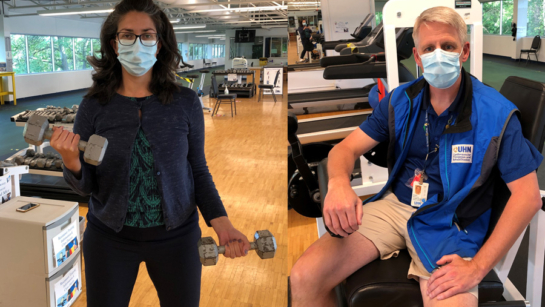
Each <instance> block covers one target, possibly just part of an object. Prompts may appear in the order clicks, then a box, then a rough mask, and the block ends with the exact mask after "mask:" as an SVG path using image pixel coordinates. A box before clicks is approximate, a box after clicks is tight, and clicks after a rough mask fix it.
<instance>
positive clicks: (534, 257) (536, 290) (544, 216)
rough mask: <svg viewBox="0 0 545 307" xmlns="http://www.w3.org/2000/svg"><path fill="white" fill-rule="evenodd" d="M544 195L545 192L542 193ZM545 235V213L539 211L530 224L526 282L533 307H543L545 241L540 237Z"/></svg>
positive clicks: (528, 297)
mask: <svg viewBox="0 0 545 307" xmlns="http://www.w3.org/2000/svg"><path fill="white" fill-rule="evenodd" d="M541 195H543V191H542V192H541ZM544 233H545V212H543V210H539V211H538V212H537V214H536V215H535V216H534V217H533V218H532V221H531V222H530V244H529V246H530V248H529V249H530V250H529V251H528V275H527V281H526V285H527V286H526V299H527V300H529V301H530V303H532V307H541V294H542V293H541V292H542V290H543V288H542V287H543V262H544V259H545V241H544V240H543V237H541V238H540V237H539V236H540V235H543V234H544Z"/></svg>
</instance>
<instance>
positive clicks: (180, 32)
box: [174, 30, 218, 34]
mask: <svg viewBox="0 0 545 307" xmlns="http://www.w3.org/2000/svg"><path fill="white" fill-rule="evenodd" d="M216 31H218V30H199V31H179V32H178V31H175V32H174V33H176V34H184V33H208V32H216Z"/></svg>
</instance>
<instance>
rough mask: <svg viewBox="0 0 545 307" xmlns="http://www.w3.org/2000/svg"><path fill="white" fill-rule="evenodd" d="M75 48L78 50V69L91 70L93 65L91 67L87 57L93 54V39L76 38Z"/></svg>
mask: <svg viewBox="0 0 545 307" xmlns="http://www.w3.org/2000/svg"><path fill="white" fill-rule="evenodd" d="M74 47H75V49H76V69H77V70H84V69H91V65H89V62H87V56H88V55H91V54H92V53H91V39H90V38H76V39H75V41H74Z"/></svg>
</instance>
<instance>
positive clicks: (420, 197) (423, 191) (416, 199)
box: [411, 182, 429, 208]
mask: <svg viewBox="0 0 545 307" xmlns="http://www.w3.org/2000/svg"><path fill="white" fill-rule="evenodd" d="M428 187H429V183H426V182H424V183H420V182H414V184H413V194H412V197H411V206H412V207H416V208H419V207H420V206H422V204H424V203H425V202H426V200H427V199H428Z"/></svg>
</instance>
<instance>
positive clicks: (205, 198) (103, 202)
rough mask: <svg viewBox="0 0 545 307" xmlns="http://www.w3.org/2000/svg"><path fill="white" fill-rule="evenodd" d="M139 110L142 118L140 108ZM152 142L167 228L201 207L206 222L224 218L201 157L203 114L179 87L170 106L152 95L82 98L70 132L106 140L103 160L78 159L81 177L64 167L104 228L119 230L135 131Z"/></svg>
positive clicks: (190, 95)
mask: <svg viewBox="0 0 545 307" xmlns="http://www.w3.org/2000/svg"><path fill="white" fill-rule="evenodd" d="M139 109H140V110H142V119H141V120H140V118H139V115H138V110H139ZM140 125H142V129H143V131H144V133H145V134H146V137H147V139H148V141H149V142H150V145H151V149H152V152H153V158H154V160H155V174H156V176H157V182H158V186H159V190H160V191H161V193H162V198H163V203H162V207H163V213H164V221H165V225H166V228H167V230H170V229H173V228H176V227H178V226H180V225H181V224H182V223H183V222H184V221H185V220H186V219H187V218H188V217H189V216H190V215H191V213H193V212H194V210H195V208H196V207H199V210H200V211H201V214H202V216H203V218H204V219H205V221H206V223H207V225H208V226H210V220H212V219H214V218H217V217H220V216H227V213H226V211H225V208H224V206H223V203H222V201H221V199H220V197H219V194H218V191H217V190H216V186H215V185H214V182H213V181H212V176H211V174H210V172H209V170H208V166H207V165H206V158H205V155H204V115H203V113H202V108H201V104H200V101H199V99H198V97H197V95H196V94H195V92H194V91H192V90H190V89H188V88H181V91H180V92H178V93H175V94H174V100H173V102H172V103H171V104H168V105H163V104H161V102H160V101H159V100H158V99H157V97H156V96H152V97H151V98H150V99H147V100H144V101H141V102H135V101H132V100H130V99H129V98H128V97H125V96H121V95H119V94H116V96H115V97H114V98H113V99H112V100H111V101H110V102H108V104H106V105H101V104H99V103H98V101H97V100H96V99H84V100H83V101H82V102H81V105H80V107H79V111H78V113H77V115H76V120H75V123H74V133H77V134H79V135H80V137H81V139H82V140H85V141H87V140H88V139H89V137H90V136H91V135H92V134H98V135H100V136H103V137H105V138H106V139H108V149H107V151H106V154H105V155H104V159H103V161H102V164H101V165H99V166H96V167H95V166H92V165H89V164H87V163H85V162H83V153H82V154H81V155H80V160H81V165H82V168H81V171H82V173H81V178H80V179H77V178H76V177H75V176H74V174H73V173H72V172H70V171H69V170H68V169H66V168H65V169H64V178H65V180H66V182H67V183H68V184H69V185H70V186H71V187H72V189H73V190H74V191H75V192H76V193H78V194H80V195H89V194H90V195H91V200H90V201H89V210H90V211H91V212H92V213H93V214H94V215H95V216H96V217H97V218H98V219H99V220H100V221H101V222H103V223H104V224H105V225H106V226H108V227H110V228H112V229H113V230H115V231H117V232H119V231H120V230H121V228H122V227H123V223H124V220H125V215H126V213H127V206H128V199H129V166H130V159H131V152H132V147H133V144H134V140H135V138H136V134H137V132H138V129H139V128H140Z"/></svg>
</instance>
